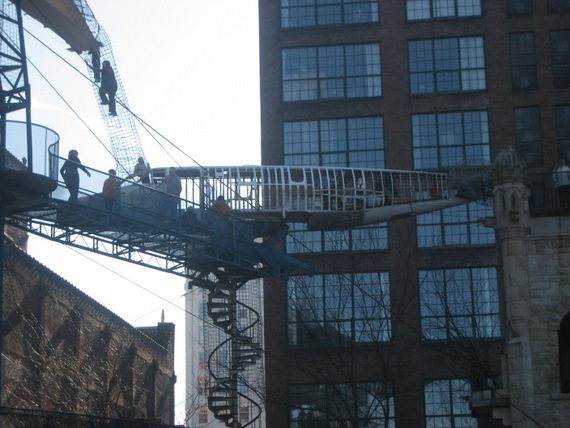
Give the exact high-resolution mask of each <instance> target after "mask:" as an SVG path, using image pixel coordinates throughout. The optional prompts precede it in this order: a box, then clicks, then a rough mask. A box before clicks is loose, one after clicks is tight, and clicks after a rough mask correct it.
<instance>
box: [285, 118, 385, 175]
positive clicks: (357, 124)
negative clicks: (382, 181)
mask: <svg viewBox="0 0 570 428" xmlns="http://www.w3.org/2000/svg"><path fill="white" fill-rule="evenodd" d="M283 145H284V147H283V151H284V155H285V159H284V162H285V165H322V166H339V167H342V166H351V167H360V168H384V121H383V118H382V117H365V118H354V119H330V120H320V121H317V120H313V121H302V122H285V123H284V124H283Z"/></svg>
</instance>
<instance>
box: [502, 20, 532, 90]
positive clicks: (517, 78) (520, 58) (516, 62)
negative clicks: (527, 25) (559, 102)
mask: <svg viewBox="0 0 570 428" xmlns="http://www.w3.org/2000/svg"><path fill="white" fill-rule="evenodd" d="M529 35H530V37H531V40H530V43H529V44H528V45H527V44H525V43H521V38H522V36H527V37H528V36H529ZM515 39H517V40H515ZM529 45H530V46H529ZM521 48H526V49H527V51H526V52H522V49H521ZM515 50H517V52H514V51H515ZM509 53H510V57H511V58H510V65H511V85H512V88H513V89H514V90H524V89H536V88H537V87H538V75H537V68H536V54H535V47H534V33H533V32H531V31H529V32H523V33H511V34H509ZM524 70H528V71H526V72H525V71H524ZM524 78H526V79H528V81H529V83H528V84H527V85H524V84H522V80H523V79H524Z"/></svg>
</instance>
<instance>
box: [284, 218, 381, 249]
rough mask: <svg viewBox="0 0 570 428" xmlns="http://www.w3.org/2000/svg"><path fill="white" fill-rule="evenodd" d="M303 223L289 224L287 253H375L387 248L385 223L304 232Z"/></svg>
mask: <svg viewBox="0 0 570 428" xmlns="http://www.w3.org/2000/svg"><path fill="white" fill-rule="evenodd" d="M306 229H307V225H306V224H305V223H290V224H289V233H288V234H287V252H288V253H290V254H291V253H322V252H325V251H327V252H330V251H340V252H342V251H377V250H386V249H387V248H388V227H387V226H386V223H382V224H380V225H373V226H363V227H358V228H354V229H351V230H334V231H326V232H323V231H314V230H312V231H311V230H306Z"/></svg>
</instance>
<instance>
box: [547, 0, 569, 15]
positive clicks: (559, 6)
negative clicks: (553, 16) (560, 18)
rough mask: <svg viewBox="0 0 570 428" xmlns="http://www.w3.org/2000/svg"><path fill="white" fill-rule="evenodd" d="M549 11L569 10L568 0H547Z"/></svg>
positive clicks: (560, 11)
mask: <svg viewBox="0 0 570 428" xmlns="http://www.w3.org/2000/svg"><path fill="white" fill-rule="evenodd" d="M548 11H549V12H550V13H563V12H570V0H548Z"/></svg>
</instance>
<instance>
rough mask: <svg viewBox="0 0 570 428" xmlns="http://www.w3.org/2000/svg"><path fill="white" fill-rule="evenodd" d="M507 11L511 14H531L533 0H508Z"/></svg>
mask: <svg viewBox="0 0 570 428" xmlns="http://www.w3.org/2000/svg"><path fill="white" fill-rule="evenodd" d="M507 13H508V14H509V16H516V15H530V14H531V13H532V0H507Z"/></svg>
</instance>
